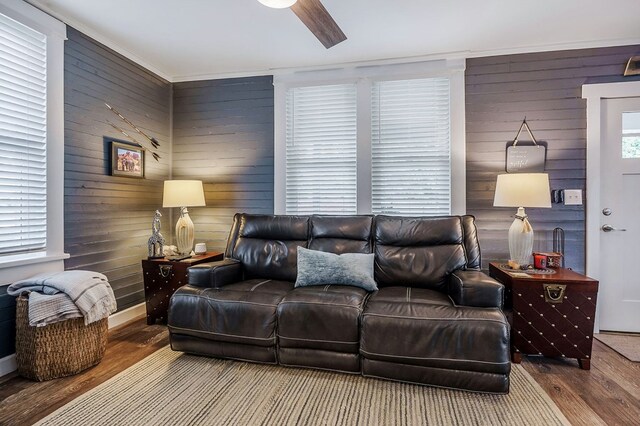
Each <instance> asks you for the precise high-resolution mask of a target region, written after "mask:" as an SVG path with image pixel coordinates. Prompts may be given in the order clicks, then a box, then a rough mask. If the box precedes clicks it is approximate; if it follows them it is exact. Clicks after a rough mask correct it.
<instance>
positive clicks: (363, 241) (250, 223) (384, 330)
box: [168, 214, 510, 393]
mask: <svg viewBox="0 0 640 426" xmlns="http://www.w3.org/2000/svg"><path fill="white" fill-rule="evenodd" d="M298 246H302V247H305V248H310V249H314V250H322V251H327V252H333V253H337V254H341V253H348V252H351V253H353V252H356V253H371V252H374V253H375V279H376V282H377V283H378V286H379V287H380V290H379V291H377V292H374V293H372V294H369V293H367V292H366V291H364V290H362V289H360V288H358V287H351V286H339V285H326V286H312V287H299V288H295V289H294V285H293V282H294V281H295V279H296V275H297V267H296V266H297V247H298ZM479 267H480V251H479V244H478V240H477V235H476V228H475V223H474V218H473V217H472V216H461V217H460V216H451V217H440V218H403V217H390V216H376V217H373V216H263V215H248V214H237V215H236V216H235V217H234V222H233V226H232V229H231V231H230V234H229V239H228V241H227V249H226V252H225V260H224V261H221V262H215V263H212V264H208V265H198V266H195V267H192V268H190V270H189V285H187V286H184V287H181V288H180V289H179V290H178V291H177V292H176V293H175V294H174V296H173V297H172V299H171V303H170V307H169V321H168V323H169V331H170V341H171V346H172V348H173V349H174V350H179V351H184V352H189V353H195V354H201V355H208V356H215V357H221V358H232V359H238V360H246V361H254V362H263V363H279V364H282V365H290V366H301V367H313V368H322V369H331V370H339V371H343V372H349V373H362V374H364V375H366V376H372V377H380V378H386V379H393V380H401V381H406V382H415V383H421V384H429V385H435V386H443V387H452V388H458V389H465V390H474V391H482V392H496V393H505V392H508V389H509V371H510V363H509V359H508V353H509V352H508V340H509V328H508V324H507V322H506V319H505V317H504V314H503V313H502V311H501V309H500V308H501V307H502V297H503V287H502V286H501V285H500V284H498V283H497V282H495V281H493V280H491V279H490V278H488V277H487V276H486V275H484V274H482V273H481V272H480V271H479Z"/></svg>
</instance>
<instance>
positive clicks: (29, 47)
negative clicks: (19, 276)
mask: <svg viewBox="0 0 640 426" xmlns="http://www.w3.org/2000/svg"><path fill="white" fill-rule="evenodd" d="M46 43H47V41H46V37H45V36H44V34H41V33H39V32H38V31H35V30H33V29H31V28H29V27H27V26H26V25H23V24H21V23H19V22H17V21H14V20H13V19H10V18H9V17H7V16H4V15H0V60H1V61H0V204H1V205H2V208H0V255H2V254H7V253H21V252H27V251H35V250H45V249H46V241H47V188H46V184H47V175H46V172H47V169H46V168H47V162H46V153H47V150H46V126H47V116H46V96H47V79H46V77H47V69H46V61H47V57H46V54H47V50H46V47H47V46H46Z"/></svg>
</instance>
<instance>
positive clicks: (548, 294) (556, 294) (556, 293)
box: [543, 284, 567, 303]
mask: <svg viewBox="0 0 640 426" xmlns="http://www.w3.org/2000/svg"><path fill="white" fill-rule="evenodd" d="M543 288H544V300H545V302H549V303H562V300H563V299H564V298H565V297H564V292H565V291H566V289H567V286H566V285H565V284H543Z"/></svg>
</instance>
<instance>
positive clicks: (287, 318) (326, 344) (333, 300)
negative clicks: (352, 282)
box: [278, 285, 368, 354]
mask: <svg viewBox="0 0 640 426" xmlns="http://www.w3.org/2000/svg"><path fill="white" fill-rule="evenodd" d="M367 294H368V293H367V292H366V291H364V290H363V289H361V288H358V287H348V286H334V285H326V286H321V287H320V286H315V287H299V288H296V289H295V290H293V291H291V292H289V293H287V295H286V296H285V297H284V298H283V299H282V301H281V302H280V305H279V306H278V344H279V346H280V347H289V348H315V349H323V350H329V351H335V352H348V353H354V354H357V353H358V346H359V340H360V330H359V325H360V315H361V313H362V306H363V303H364V301H365V299H366V297H367Z"/></svg>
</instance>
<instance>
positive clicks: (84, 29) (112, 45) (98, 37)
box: [24, 0, 173, 83]
mask: <svg viewBox="0 0 640 426" xmlns="http://www.w3.org/2000/svg"><path fill="white" fill-rule="evenodd" d="M24 1H25V2H26V3H29V4H30V5H31V6H33V7H35V8H37V9H39V10H41V11H42V12H44V13H46V14H48V15H50V16H52V17H54V18H56V19H57V20H59V21H61V22H64V23H65V24H67V25H69V26H71V27H73V28H75V29H76V30H78V31H80V32H81V33H83V34H85V35H87V36H89V37H91V38H92V39H94V40H95V41H97V42H99V43H102V44H104V45H105V46H106V47H108V48H109V49H111V50H113V51H114V52H116V53H118V54H120V55H122V56H124V57H125V58H127V59H129V60H131V61H133V62H135V63H136V64H137V65H139V66H141V67H143V68H145V69H146V70H147V71H150V72H152V73H154V74H155V75H157V76H158V77H160V78H163V79H165V80H167V81H168V82H170V83H173V79H172V77H171V76H170V75H169V73H167V72H166V71H164V70H162V69H160V68H158V67H157V66H155V65H154V64H152V63H151V62H149V61H147V60H146V59H144V58H142V57H140V56H138V55H136V54H134V53H132V52H130V51H129V50H127V49H125V48H123V47H122V46H120V45H119V44H118V43H116V42H115V41H113V40H112V39H110V38H109V37H106V36H105V35H103V34H100V33H99V32H97V31H95V30H94V29H92V28H90V27H88V26H86V25H84V24H83V23H81V22H79V21H77V20H75V19H73V18H68V17H65V16H62V15H61V14H59V13H57V12H55V11H54V10H52V9H51V8H49V7H48V6H45V5H42V4H40V3H36V2H35V1H34V0H24Z"/></svg>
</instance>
